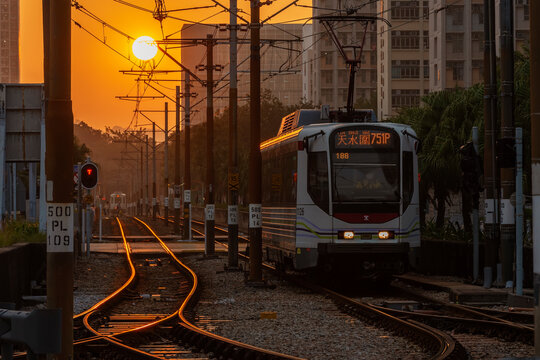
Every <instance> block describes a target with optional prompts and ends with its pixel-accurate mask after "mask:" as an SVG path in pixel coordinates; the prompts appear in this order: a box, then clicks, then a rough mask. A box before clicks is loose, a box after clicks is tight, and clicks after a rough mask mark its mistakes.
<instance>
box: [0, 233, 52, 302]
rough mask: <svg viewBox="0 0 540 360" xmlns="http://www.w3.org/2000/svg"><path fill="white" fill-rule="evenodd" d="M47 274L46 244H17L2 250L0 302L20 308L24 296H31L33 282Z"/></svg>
mask: <svg viewBox="0 0 540 360" xmlns="http://www.w3.org/2000/svg"><path fill="white" fill-rule="evenodd" d="M45 274H46V251H45V244H15V245H13V246H9V247H5V248H0V302H12V303H16V304H17V306H19V305H20V304H21V302H22V296H23V295H31V287H30V281H31V280H42V279H44V278H45Z"/></svg>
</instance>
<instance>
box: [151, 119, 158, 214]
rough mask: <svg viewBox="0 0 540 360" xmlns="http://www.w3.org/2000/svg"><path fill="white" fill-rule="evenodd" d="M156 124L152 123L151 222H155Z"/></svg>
mask: <svg viewBox="0 0 540 360" xmlns="http://www.w3.org/2000/svg"><path fill="white" fill-rule="evenodd" d="M156 210H157V199H156V123H155V122H152V220H154V221H156Z"/></svg>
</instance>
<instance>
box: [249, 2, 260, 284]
mask: <svg viewBox="0 0 540 360" xmlns="http://www.w3.org/2000/svg"><path fill="white" fill-rule="evenodd" d="M260 6H261V3H260V1H259V0H251V23H250V30H251V41H250V43H251V57H250V79H249V86H250V102H249V103H250V115H251V120H250V135H251V136H250V142H249V183H248V189H249V194H248V198H249V277H248V280H249V281H250V282H252V283H257V282H261V281H262V231H261V222H262V219H261V215H262V213H261V151H260V148H259V146H260V142H261V54H260V37H261V36H260V35H261V34H260V26H261V24H260V16H259V14H260Z"/></svg>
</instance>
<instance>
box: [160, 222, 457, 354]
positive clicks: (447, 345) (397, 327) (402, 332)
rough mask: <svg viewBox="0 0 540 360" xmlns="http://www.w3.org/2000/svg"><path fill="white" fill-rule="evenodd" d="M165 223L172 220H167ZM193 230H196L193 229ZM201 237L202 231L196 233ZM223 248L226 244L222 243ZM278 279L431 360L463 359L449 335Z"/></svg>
mask: <svg viewBox="0 0 540 360" xmlns="http://www.w3.org/2000/svg"><path fill="white" fill-rule="evenodd" d="M169 222H172V220H170V219H169ZM193 222H195V223H196V224H198V225H200V226H204V223H203V222H199V221H196V220H193ZM193 230H194V231H198V230H195V229H193ZM216 230H218V231H220V232H223V233H225V234H226V233H227V230H226V229H224V228H221V227H219V226H216ZM199 233H200V234H202V232H199ZM239 238H240V239H241V240H244V241H249V239H248V238H245V237H239ZM222 244H223V245H224V246H227V244H226V243H222ZM239 255H240V258H241V259H243V260H245V261H249V258H248V257H247V256H246V255H245V254H239ZM264 266H265V268H266V269H267V270H270V271H277V270H276V269H275V268H274V267H273V266H270V265H268V264H264ZM280 276H283V277H285V278H286V279H287V280H289V281H291V282H293V283H296V284H297V285H300V286H302V287H305V288H309V289H310V290H312V291H315V292H318V293H322V294H325V295H326V296H328V297H330V298H332V299H333V300H334V302H335V303H336V304H337V305H338V307H339V308H340V310H341V311H343V312H345V313H347V314H349V315H351V316H353V317H356V318H360V319H361V320H363V321H367V322H368V323H371V324H373V325H376V326H378V327H383V328H385V329H387V330H390V331H391V332H393V333H395V334H396V335H398V336H402V337H405V338H408V339H409V340H411V341H412V342H414V343H416V344H418V345H420V346H422V347H423V348H424V349H426V351H428V352H429V353H430V354H432V356H431V358H432V359H464V358H467V354H466V351H465V350H464V348H463V347H462V346H461V344H459V342H457V341H455V339H453V338H452V337H451V336H450V335H448V334H446V333H444V332H442V331H440V330H437V329H436V328H433V327H430V326H428V325H425V324H422V323H420V322H417V321H415V320H412V319H401V318H399V317H397V316H394V315H392V314H390V313H387V312H385V311H382V310H381V309H377V308H376V307H374V306H372V305H370V304H367V303H363V302H359V301H357V300H355V299H353V298H349V297H347V296H345V295H342V294H339V293H337V292H334V291H332V290H330V289H327V288H324V287H321V286H319V285H316V284H315V283H313V282H310V281H306V280H305V279H301V278H300V277H298V276H295V275H290V274H285V273H280Z"/></svg>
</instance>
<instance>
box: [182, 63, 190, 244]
mask: <svg viewBox="0 0 540 360" xmlns="http://www.w3.org/2000/svg"><path fill="white" fill-rule="evenodd" d="M184 74H185V80H184V85H185V90H184V146H185V149H184V154H185V156H184V226H183V236H182V237H183V238H184V239H185V240H191V158H190V157H191V149H190V146H191V144H190V133H189V128H190V126H191V124H190V119H191V114H190V111H191V105H190V99H191V88H190V84H189V72H184Z"/></svg>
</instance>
